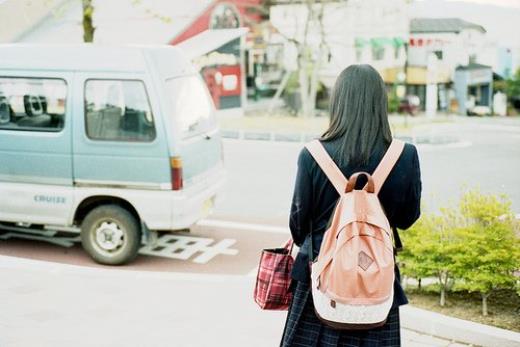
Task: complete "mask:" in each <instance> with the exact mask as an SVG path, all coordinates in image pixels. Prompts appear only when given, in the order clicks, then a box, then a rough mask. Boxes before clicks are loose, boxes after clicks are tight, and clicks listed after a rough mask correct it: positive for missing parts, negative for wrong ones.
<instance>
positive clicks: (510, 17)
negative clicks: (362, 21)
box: [409, 0, 520, 48]
mask: <svg viewBox="0 0 520 347" xmlns="http://www.w3.org/2000/svg"><path fill="white" fill-rule="evenodd" d="M409 14H410V16H411V17H412V18H413V17H415V18H418V17H437V18H439V17H458V18H461V19H464V20H466V21H470V22H473V23H476V24H480V25H482V26H484V28H485V29H486V30H487V35H486V36H487V38H488V39H490V40H492V41H494V42H497V43H498V44H499V45H500V46H504V47H510V48H511V47H520V35H519V34H518V29H515V26H517V25H518V23H520V0H415V1H414V2H412V3H411V4H410V5H409Z"/></svg>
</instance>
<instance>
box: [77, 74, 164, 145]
mask: <svg viewBox="0 0 520 347" xmlns="http://www.w3.org/2000/svg"><path fill="white" fill-rule="evenodd" d="M85 126H86V131H87V136H88V137H89V138H90V139H93V140H108V141H136V142H150V141H153V140H154V139H155V125H154V120H153V116H152V111H151V107H150V101H149V100H148V95H147V94H146V89H145V85H144V83H143V82H142V81H133V80H87V81H86V83H85Z"/></svg>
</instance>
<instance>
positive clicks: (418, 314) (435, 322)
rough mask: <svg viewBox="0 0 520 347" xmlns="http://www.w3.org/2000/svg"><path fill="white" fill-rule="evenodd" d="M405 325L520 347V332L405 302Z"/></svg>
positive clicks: (488, 345)
mask: <svg viewBox="0 0 520 347" xmlns="http://www.w3.org/2000/svg"><path fill="white" fill-rule="evenodd" d="M400 313H401V327H403V328H406V329H409V330H413V331H417V332H420V333H424V334H428V335H432V336H436V337H440V338H443V339H448V340H452V341H456V342H461V343H467V344H472V345H476V346H483V347H519V346H520V333H516V332H514V331H510V330H505V329H500V328H495V327H492V326H489V325H485V324H480V323H475V322H470V321H467V320H463V319H459V318H454V317H449V316H445V315H443V314H440V313H437V312H431V311H427V310H423V309H420V308H417V307H413V306H410V305H405V306H401V308H400Z"/></svg>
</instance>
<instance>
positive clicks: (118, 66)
mask: <svg viewBox="0 0 520 347" xmlns="http://www.w3.org/2000/svg"><path fill="white" fill-rule="evenodd" d="M147 60H151V61H150V62H151V63H152V65H153V66H154V67H155V68H157V69H158V70H159V73H160V74H161V75H163V76H165V77H174V76H179V75H186V74H192V73H195V70H194V68H193V66H192V65H191V63H190V61H189V60H188V58H187V57H186V56H185V54H184V52H183V51H182V50H181V49H180V48H178V47H174V46H170V45H157V46H137V45H132V46H130V45H128V46H114V45H98V44H90V43H86V44H75V45H43V44H18V43H15V44H0V71H1V70H4V69H10V70H12V69H23V70H59V71H110V72H144V71H146V70H147Z"/></svg>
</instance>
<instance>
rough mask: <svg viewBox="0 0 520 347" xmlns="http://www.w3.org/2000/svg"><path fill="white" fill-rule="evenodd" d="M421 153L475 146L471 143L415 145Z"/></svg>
mask: <svg viewBox="0 0 520 347" xmlns="http://www.w3.org/2000/svg"><path fill="white" fill-rule="evenodd" d="M415 146H416V147H417V149H418V150H419V151H421V150H427V151H435V150H440V149H451V148H466V147H471V146H473V143H472V142H471V141H458V142H453V143H446V144H438V145H434V144H430V143H423V144H420V143H419V144H416V145H415Z"/></svg>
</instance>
